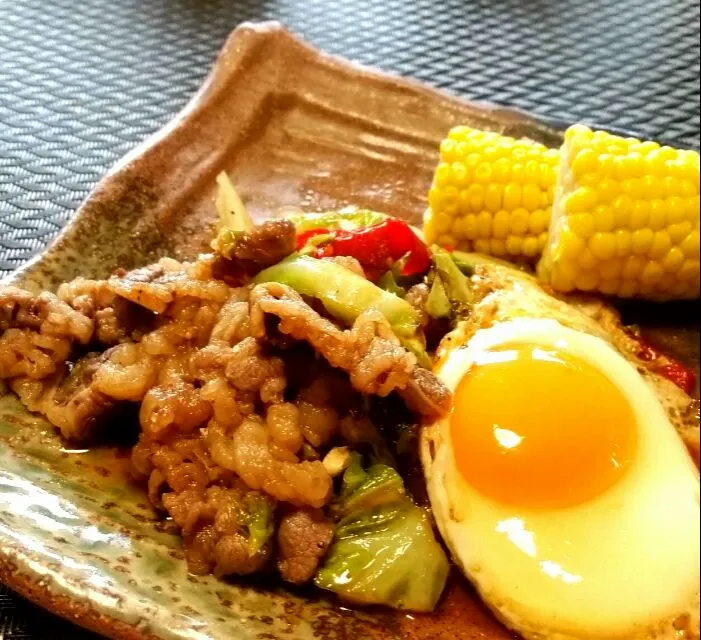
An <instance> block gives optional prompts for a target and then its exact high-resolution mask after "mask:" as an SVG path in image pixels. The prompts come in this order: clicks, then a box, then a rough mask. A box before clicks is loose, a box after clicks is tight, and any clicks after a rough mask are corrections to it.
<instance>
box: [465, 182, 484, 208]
mask: <svg viewBox="0 0 701 640" xmlns="http://www.w3.org/2000/svg"><path fill="white" fill-rule="evenodd" d="M467 193H468V195H469V198H470V211H475V212H479V211H482V209H484V186H483V185H481V184H471V185H470V187H469V188H468V190H467Z"/></svg>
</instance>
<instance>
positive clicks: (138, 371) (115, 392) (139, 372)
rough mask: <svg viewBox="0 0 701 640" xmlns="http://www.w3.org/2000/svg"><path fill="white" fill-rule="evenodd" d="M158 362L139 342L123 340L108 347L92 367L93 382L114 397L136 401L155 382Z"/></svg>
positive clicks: (141, 397)
mask: <svg viewBox="0 0 701 640" xmlns="http://www.w3.org/2000/svg"><path fill="white" fill-rule="evenodd" d="M157 375H158V362H157V361H156V360H155V358H152V357H151V356H149V355H148V354H147V353H146V352H145V350H144V348H143V345H141V344H132V343H124V344H120V345H117V346H116V347H112V348H111V349H108V350H107V351H105V353H104V358H103V360H102V362H101V364H100V367H99V368H98V369H97V370H96V371H95V375H94V380H93V385H94V387H95V389H97V390H98V391H100V392H101V393H103V394H105V395H106V396H109V397H110V398H114V399H115V400H129V401H131V402H139V401H140V400H142V399H143V397H144V395H146V392H147V391H148V390H149V389H150V388H151V387H152V386H153V385H155V384H156V380H157Z"/></svg>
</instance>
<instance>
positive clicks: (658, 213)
mask: <svg viewBox="0 0 701 640" xmlns="http://www.w3.org/2000/svg"><path fill="white" fill-rule="evenodd" d="M666 222H667V207H666V206H665V201H664V200H658V199H656V200H652V201H651V202H650V229H652V230H653V231H659V230H660V229H663V228H664V226H665V224H666Z"/></svg>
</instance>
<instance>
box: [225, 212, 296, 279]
mask: <svg viewBox="0 0 701 640" xmlns="http://www.w3.org/2000/svg"><path fill="white" fill-rule="evenodd" d="M224 234H225V235H226V234H229V235H228V237H222V235H220V236H219V237H218V238H217V245H218V246H219V250H220V255H219V256H218V257H217V258H216V259H215V260H214V261H213V263H212V269H213V274H214V277H216V278H218V279H220V280H223V281H224V282H227V283H228V284H230V285H232V286H239V285H241V284H245V283H246V282H247V281H248V279H249V278H250V277H251V276H252V275H254V274H256V273H258V272H259V271H260V270H261V269H265V268H266V267H270V266H272V265H274V264H276V263H278V262H280V260H282V259H283V258H286V257H287V256H289V255H290V254H291V253H292V252H293V251H294V250H295V244H296V231H295V226H294V224H292V223H291V222H290V221H289V220H268V221H266V222H263V223H261V224H259V225H256V226H255V227H253V229H252V230H251V231H250V232H249V233H241V232H236V233H229V232H227V231H225V232H224Z"/></svg>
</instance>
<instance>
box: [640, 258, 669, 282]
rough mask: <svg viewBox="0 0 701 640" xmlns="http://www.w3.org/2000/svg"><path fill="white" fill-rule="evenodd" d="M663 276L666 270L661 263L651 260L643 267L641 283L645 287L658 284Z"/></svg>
mask: <svg viewBox="0 0 701 640" xmlns="http://www.w3.org/2000/svg"><path fill="white" fill-rule="evenodd" d="M663 275H664V269H663V268H662V266H661V265H660V264H659V262H655V261H654V260H651V261H649V262H647V264H646V265H645V267H643V272H642V273H641V274H640V281H641V282H642V283H643V284H644V285H653V284H656V283H658V282H659V281H660V280H661V279H662V276H663Z"/></svg>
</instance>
